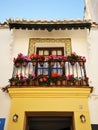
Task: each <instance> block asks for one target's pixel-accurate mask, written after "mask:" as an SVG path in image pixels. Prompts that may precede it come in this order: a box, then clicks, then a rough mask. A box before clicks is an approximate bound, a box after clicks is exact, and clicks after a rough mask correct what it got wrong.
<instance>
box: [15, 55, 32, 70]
mask: <svg viewBox="0 0 98 130" xmlns="http://www.w3.org/2000/svg"><path fill="white" fill-rule="evenodd" d="M13 62H14V65H15V66H16V67H17V68H18V67H20V66H21V65H23V66H24V67H26V66H27V64H28V62H30V58H29V57H28V56H25V55H23V54H22V53H19V54H18V56H17V57H16V58H14V59H13Z"/></svg>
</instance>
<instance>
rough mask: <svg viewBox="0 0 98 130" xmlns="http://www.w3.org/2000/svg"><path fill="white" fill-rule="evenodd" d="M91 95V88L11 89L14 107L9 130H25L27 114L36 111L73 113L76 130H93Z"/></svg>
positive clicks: (12, 107) (12, 106)
mask: <svg viewBox="0 0 98 130" xmlns="http://www.w3.org/2000/svg"><path fill="white" fill-rule="evenodd" d="M83 91H84V92H83ZM18 92H20V94H19V93H18ZM89 93H90V88H22V89H21V88H10V89H9V94H10V96H11V97H12V105H11V112H10V118H9V125H8V130H25V128H24V125H25V112H34V111H35V112H53V111H54V112H73V113H74V125H75V130H91V126H90V118H89V110H88V96H89ZM15 113H16V114H18V116H19V118H18V121H17V122H13V120H12V117H13V115H14V114H15ZM81 114H83V115H85V117H86V122H85V123H82V122H81V120H80V115H81Z"/></svg>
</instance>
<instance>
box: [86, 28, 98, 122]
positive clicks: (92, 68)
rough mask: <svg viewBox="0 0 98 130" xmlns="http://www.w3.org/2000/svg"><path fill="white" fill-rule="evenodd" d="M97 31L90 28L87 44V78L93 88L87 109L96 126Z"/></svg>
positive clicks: (97, 119) (97, 93) (97, 94)
mask: <svg viewBox="0 0 98 130" xmlns="http://www.w3.org/2000/svg"><path fill="white" fill-rule="evenodd" d="M97 41H98V30H96V29H95V28H92V30H91V31H90V35H89V38H88V42H89V77H90V80H91V86H93V87H94V90H93V93H92V94H91V97H90V99H89V109H90V116H91V122H92V124H98V116H97V114H96V113H97V111H98V79H97V78H98V73H97V68H98V58H97V56H98V42H97Z"/></svg>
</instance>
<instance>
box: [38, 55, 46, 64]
mask: <svg viewBox="0 0 98 130" xmlns="http://www.w3.org/2000/svg"><path fill="white" fill-rule="evenodd" d="M44 60H45V56H43V55H39V57H38V61H39V64H40V66H43V65H44Z"/></svg>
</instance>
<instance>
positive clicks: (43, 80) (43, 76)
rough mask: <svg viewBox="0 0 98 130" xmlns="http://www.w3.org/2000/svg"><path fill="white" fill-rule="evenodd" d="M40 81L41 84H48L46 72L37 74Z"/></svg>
mask: <svg viewBox="0 0 98 130" xmlns="http://www.w3.org/2000/svg"><path fill="white" fill-rule="evenodd" d="M37 78H38V81H39V85H42V86H43V85H47V84H48V78H49V77H48V75H46V74H41V75H38V76H37Z"/></svg>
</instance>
